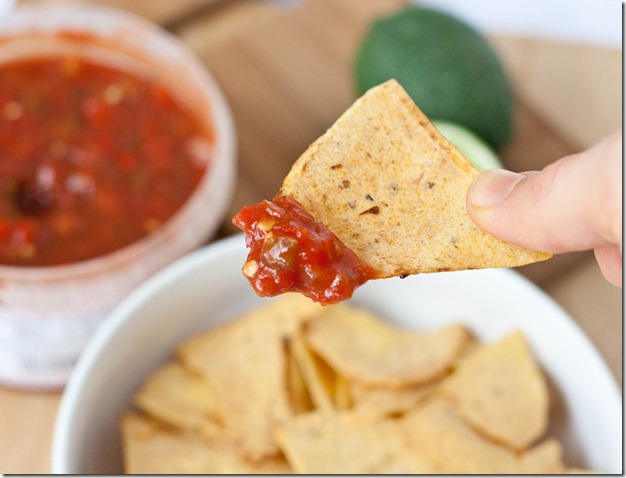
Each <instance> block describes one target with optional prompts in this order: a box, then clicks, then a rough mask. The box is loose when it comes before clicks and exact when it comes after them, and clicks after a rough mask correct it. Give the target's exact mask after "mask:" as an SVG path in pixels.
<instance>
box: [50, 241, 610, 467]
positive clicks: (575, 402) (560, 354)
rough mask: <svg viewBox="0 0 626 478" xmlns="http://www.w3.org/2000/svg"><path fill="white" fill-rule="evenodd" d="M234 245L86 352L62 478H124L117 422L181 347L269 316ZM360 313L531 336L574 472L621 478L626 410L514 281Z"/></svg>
mask: <svg viewBox="0 0 626 478" xmlns="http://www.w3.org/2000/svg"><path fill="white" fill-rule="evenodd" d="M245 258H246V249H245V246H244V241H243V237H242V236H236V237H233V238H230V239H227V240H224V241H221V242H218V243H216V244H213V245H211V246H209V247H207V248H204V249H201V250H199V251H196V252H194V253H192V254H190V255H188V256H186V257H185V258H183V259H181V260H179V261H177V262H176V263H174V264H172V265H170V266H169V267H168V268H167V269H164V270H163V271H161V272H160V273H158V274H157V275H155V276H153V278H151V279H150V280H148V281H147V282H145V283H144V284H143V285H142V286H140V287H139V288H138V289H137V290H136V291H135V292H134V293H132V294H131V295H130V296H129V297H128V298H127V299H126V300H125V301H124V302H123V303H121V304H120V305H119V307H117V308H116V309H115V310H114V312H113V313H112V314H111V315H110V316H109V318H108V319H107V320H106V321H105V323H104V324H103V325H102V326H101V328H100V329H99V331H98V332H97V333H96V335H95V336H94V337H93V339H92V340H91V342H90V343H89V345H88V347H87V348H86V349H85V351H84V353H83V355H82V357H81V359H80V360H79V363H78V365H77V366H76V368H75V370H74V373H73V375H72V377H71V379H70V382H69V384H68V387H67V389H66V391H65V394H64V396H63V399H62V401H61V405H60V409H59V414H58V421H57V424H56V428H55V433H54V443H53V454H52V471H53V472H54V473H74V474H86V473H105V474H109V473H118V472H121V471H122V468H121V466H122V465H121V453H120V439H119V435H118V429H117V427H118V425H117V420H118V417H119V414H120V412H122V411H123V410H127V409H129V408H130V406H131V397H132V395H133V393H134V392H135V391H136V390H137V389H138V387H139V386H140V384H141V383H142V381H143V380H144V379H145V378H146V377H147V375H148V374H149V373H150V372H151V371H152V370H154V368H155V367H156V366H157V365H158V364H159V363H160V362H162V361H163V360H164V359H165V358H166V357H168V356H169V355H170V353H171V352H172V350H173V349H174V347H175V346H176V345H177V344H178V343H180V341H181V340H183V339H184V338H186V337H188V336H190V335H191V334H193V333H196V332H199V331H202V330H205V329H207V328H209V327H211V326H213V325H216V324H218V323H220V322H223V321H224V320H227V319H229V318H232V317H233V316H236V315H238V314H240V313H241V312H243V311H245V310H247V309H249V308H251V307H254V306H256V305H259V304H261V303H262V302H263V301H264V300H269V299H260V298H258V297H256V295H254V293H253V292H252V289H251V287H250V286H249V284H248V282H247V280H246V279H245V278H244V277H243V276H242V274H241V265H242V264H243V263H244V262H245ZM352 300H353V302H354V303H357V304H360V305H363V306H368V307H371V308H372V309H373V310H375V311H377V312H379V313H381V314H383V315H384V316H386V317H387V318H388V319H389V320H390V321H391V322H393V323H396V324H398V325H400V326H406V327H412V328H417V329H432V328H437V327H441V326H442V325H444V324H447V323H452V322H462V323H464V324H467V325H468V326H469V328H470V329H471V330H472V331H473V332H474V333H475V334H476V335H477V336H478V338H479V339H482V340H486V341H492V340H495V339H497V338H499V337H501V336H503V335H505V334H506V333H508V332H510V331H512V330H514V329H520V330H522V331H523V332H524V333H525V335H526V337H527V338H528V340H529V343H530V345H531V347H532V350H533V352H534V354H535V356H536V357H537V359H538V360H539V362H540V364H541V365H542V367H543V368H544V370H545V372H546V373H547V376H548V377H549V381H550V383H551V384H552V385H553V386H554V388H555V390H554V391H553V394H552V396H551V398H552V400H553V405H552V412H551V417H550V420H551V429H550V435H552V436H555V437H557V438H559V439H561V440H562V441H563V443H564V448H565V458H566V462H567V463H568V464H569V465H575V466H586V467H589V468H591V469H595V470H599V471H603V472H611V473H621V470H622V468H621V467H622V425H621V424H622V408H621V397H620V394H619V390H618V388H617V386H616V384H615V382H614V380H613V378H612V377H611V375H610V373H609V371H608V369H607V367H606V365H605V364H604V363H603V362H602V360H601V359H600V357H599V355H598V353H597V352H596V350H595V349H594V348H593V346H592V345H591V343H590V342H589V340H588V339H587V338H586V337H585V336H584V335H583V334H582V333H581V332H580V330H579V329H578V328H577V327H576V326H575V325H574V323H573V322H572V321H571V319H570V318H569V317H568V316H567V315H566V314H565V313H564V312H563V311H562V310H561V309H560V308H559V307H558V306H557V305H556V304H555V303H554V302H553V301H552V300H551V299H549V298H548V296H546V295H545V294H544V293H543V292H541V291H540V290H539V289H537V288H536V287H535V286H534V285H532V284H531V283H530V282H528V281H527V280H526V279H524V278H523V277H521V276H519V275H518V274H517V273H515V272H512V271H508V270H495V269H494V270H482V271H467V272H447V273H440V274H424V275H419V276H413V277H409V278H407V279H404V280H400V279H387V280H380V281H373V282H370V283H368V284H366V285H365V286H363V287H362V288H361V289H359V290H357V293H356V294H355V297H354V298H353V299H352Z"/></svg>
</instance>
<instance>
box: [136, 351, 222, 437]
mask: <svg viewBox="0 0 626 478" xmlns="http://www.w3.org/2000/svg"><path fill="white" fill-rule="evenodd" d="M134 401H135V405H137V406H138V407H139V408H140V409H141V410H143V411H144V412H146V413H148V414H149V415H152V416H153V417H155V418H158V419H159V420H162V421H164V422H165V423H168V424H170V425H174V426H179V427H182V428H190V429H196V430H202V429H205V430H210V429H214V428H217V427H218V423H219V422H220V421H221V419H220V413H219V406H218V404H217V397H216V396H215V393H214V392H213V390H212V389H211V387H209V385H208V384H207V383H206V382H205V381H204V380H203V379H202V378H201V377H200V376H199V375H198V374H196V373H194V372H192V371H191V370H189V369H187V368H185V367H183V365H182V364H180V363H178V362H169V363H166V364H164V365H162V366H160V367H159V368H157V370H155V371H154V372H153V373H152V375H150V377H148V379H147V380H146V382H145V383H144V384H143V386H142V387H141V389H140V390H139V392H138V393H137V394H136V395H135V399H134Z"/></svg>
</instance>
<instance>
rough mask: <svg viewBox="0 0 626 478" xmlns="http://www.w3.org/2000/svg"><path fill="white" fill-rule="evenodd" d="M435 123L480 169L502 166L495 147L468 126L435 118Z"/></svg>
mask: <svg viewBox="0 0 626 478" xmlns="http://www.w3.org/2000/svg"><path fill="white" fill-rule="evenodd" d="M433 124H434V125H435V127H436V128H437V129H438V130H439V132H440V133H441V134H442V135H444V136H445V138H446V139H447V140H448V141H450V142H451V143H452V144H453V145H454V147H455V148H456V149H458V150H459V151H460V152H461V154H462V155H463V156H465V157H466V158H467V160H468V161H469V162H470V163H472V164H473V165H474V166H475V167H476V169H478V170H479V171H484V170H485V169H494V168H501V167H502V163H501V162H500V160H499V159H498V156H497V155H496V153H495V152H494V151H493V149H491V147H490V146H489V145H488V144H487V143H486V142H485V141H483V140H482V139H481V138H480V137H479V136H478V135H476V134H474V133H473V132H472V131H470V130H469V129H467V128H466V127H464V126H461V125H458V124H456V123H451V122H450V121H443V120H434V121H433Z"/></svg>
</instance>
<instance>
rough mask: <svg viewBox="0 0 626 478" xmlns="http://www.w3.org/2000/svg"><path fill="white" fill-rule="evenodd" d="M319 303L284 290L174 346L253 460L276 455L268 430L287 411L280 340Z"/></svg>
mask: <svg viewBox="0 0 626 478" xmlns="http://www.w3.org/2000/svg"><path fill="white" fill-rule="evenodd" d="M321 309H322V306H320V305H319V304H316V303H314V302H312V301H311V300H309V299H306V298H305V297H302V296H301V295H299V294H286V295H283V296H281V297H280V298H278V299H274V300H271V301H269V303H268V304H267V305H265V306H263V307H259V308H257V309H254V310H252V311H251V312H249V313H248V314H246V315H244V316H243V317H241V318H239V319H237V320H234V321H231V322H229V323H227V324H224V325H222V326H219V327H216V328H214V329H212V330H209V331H208V332H205V333H203V334H200V335H198V336H195V337H193V338H191V339H189V340H188V341H187V342H185V343H184V344H183V345H182V346H181V347H180V348H179V350H178V352H179V356H180V358H181V360H182V361H183V363H185V365H186V366H188V367H190V368H191V369H193V370H195V371H197V372H198V373H199V374H201V375H202V377H203V378H204V379H205V380H206V381H207V382H208V383H209V385H210V386H211V388H212V389H213V390H214V391H215V393H216V395H217V397H218V400H219V403H220V405H221V407H222V409H223V411H224V424H225V426H226V427H227V428H228V429H229V430H231V431H232V432H233V433H234V434H235V436H236V437H237V438H238V439H239V441H240V442H241V446H242V448H243V450H244V452H245V453H246V455H247V456H248V457H249V458H251V459H253V460H260V459H262V458H263V457H266V456H272V455H274V454H276V453H278V447H277V445H276V443H275V442H274V439H273V436H272V431H273V429H274V427H275V426H276V425H277V424H280V423H282V422H283V421H285V420H286V419H287V418H288V417H290V416H291V415H292V414H293V411H292V409H291V405H290V403H289V397H288V394H287V390H288V389H287V384H286V381H287V370H286V360H285V351H284V340H285V338H288V337H293V336H294V335H295V334H296V333H297V331H298V330H299V329H300V326H301V324H302V322H303V321H305V320H307V319H308V318H311V317H313V316H315V315H317V314H319V312H320V310H321Z"/></svg>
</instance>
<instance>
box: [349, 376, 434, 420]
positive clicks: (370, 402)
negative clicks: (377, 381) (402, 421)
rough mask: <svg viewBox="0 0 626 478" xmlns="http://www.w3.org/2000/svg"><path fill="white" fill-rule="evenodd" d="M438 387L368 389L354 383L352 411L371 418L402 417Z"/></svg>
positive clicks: (351, 386) (351, 387)
mask: <svg viewBox="0 0 626 478" xmlns="http://www.w3.org/2000/svg"><path fill="white" fill-rule="evenodd" d="M436 387H437V384H436V383H433V384H426V385H413V386H409V387H403V388H386V387H371V386H369V387H368V386H367V385H363V384H361V383H359V382H352V383H350V392H351V396H352V400H353V402H354V403H353V407H352V410H353V411H354V413H355V414H358V415H362V416H365V417H370V418H383V417H389V416H396V415H401V414H403V413H405V412H406V411H408V410H410V409H412V408H414V407H415V406H417V405H418V404H419V403H421V402H422V401H423V400H424V399H425V398H426V397H428V396H430V394H431V393H432V392H433V391H434V390H435V389H436Z"/></svg>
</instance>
